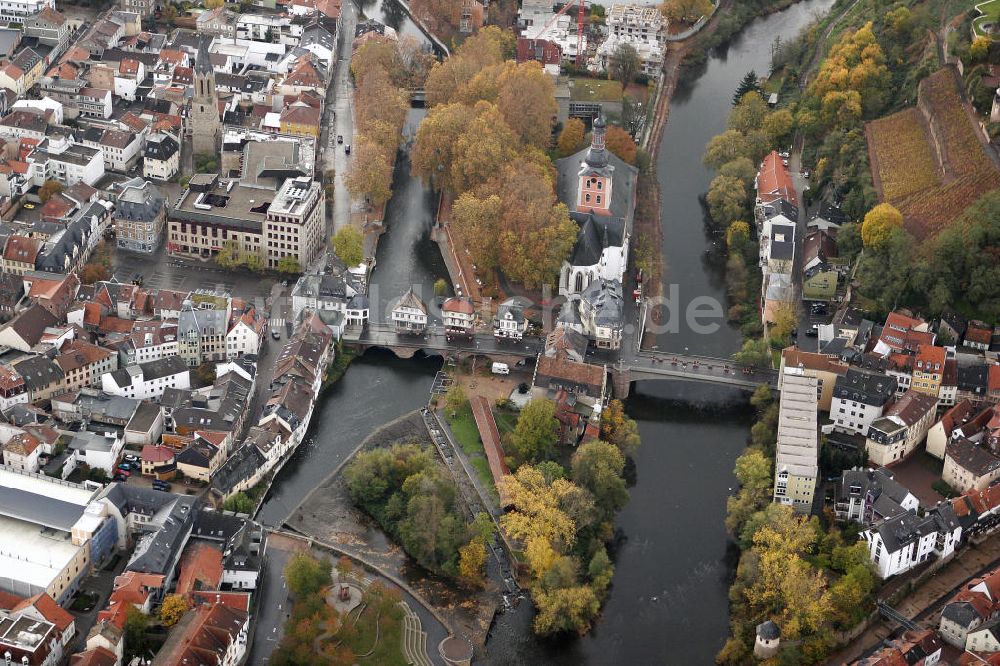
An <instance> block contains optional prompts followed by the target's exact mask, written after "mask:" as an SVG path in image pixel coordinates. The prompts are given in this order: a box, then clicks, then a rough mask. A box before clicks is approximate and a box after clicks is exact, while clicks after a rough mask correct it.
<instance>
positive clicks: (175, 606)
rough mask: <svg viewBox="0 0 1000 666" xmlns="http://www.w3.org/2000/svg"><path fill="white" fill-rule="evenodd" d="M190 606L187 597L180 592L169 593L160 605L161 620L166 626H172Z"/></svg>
mask: <svg viewBox="0 0 1000 666" xmlns="http://www.w3.org/2000/svg"><path fill="white" fill-rule="evenodd" d="M188 608H189V606H188V602H187V599H185V598H184V597H182V596H181V595H179V594H168V595H167V596H166V598H164V599H163V603H162V604H161V605H160V622H162V623H163V626H165V627H172V626H174V625H175V624H177V623H178V622H180V620H181V618H182V617H184V613H186V612H187V611H188Z"/></svg>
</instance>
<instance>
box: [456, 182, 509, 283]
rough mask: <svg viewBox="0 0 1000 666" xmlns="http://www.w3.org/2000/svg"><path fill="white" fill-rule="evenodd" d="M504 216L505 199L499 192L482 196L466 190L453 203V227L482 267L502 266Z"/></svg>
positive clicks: (489, 268)
mask: <svg viewBox="0 0 1000 666" xmlns="http://www.w3.org/2000/svg"><path fill="white" fill-rule="evenodd" d="M502 215H503V202H502V201H501V200H500V197H499V196H498V195H496V194H491V195H490V196H488V197H486V198H483V199H479V198H476V196H475V195H473V194H472V193H471V192H465V193H463V194H462V196H460V197H459V198H458V200H456V201H455V203H454V204H453V205H452V228H453V229H454V231H455V233H456V235H458V237H459V238H461V240H462V243H463V244H464V245H465V247H466V248H467V249H468V250H469V252H470V253H471V254H472V256H473V261H475V262H476V265H477V266H478V267H479V268H480V270H484V271H490V270H492V269H494V268H496V267H497V266H499V265H500V256H501V248H500V245H499V244H498V243H497V236H498V235H499V233H500V228H501V224H502V220H501V217H502Z"/></svg>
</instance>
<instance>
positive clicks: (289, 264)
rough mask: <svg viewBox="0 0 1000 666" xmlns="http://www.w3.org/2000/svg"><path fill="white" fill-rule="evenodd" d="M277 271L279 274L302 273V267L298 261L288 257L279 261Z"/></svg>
mask: <svg viewBox="0 0 1000 666" xmlns="http://www.w3.org/2000/svg"><path fill="white" fill-rule="evenodd" d="M277 270H278V272H279V273H301V272H302V266H301V265H299V260H298V259H296V258H295V257H292V256H288V257H282V258H281V259H279V260H278V266H277Z"/></svg>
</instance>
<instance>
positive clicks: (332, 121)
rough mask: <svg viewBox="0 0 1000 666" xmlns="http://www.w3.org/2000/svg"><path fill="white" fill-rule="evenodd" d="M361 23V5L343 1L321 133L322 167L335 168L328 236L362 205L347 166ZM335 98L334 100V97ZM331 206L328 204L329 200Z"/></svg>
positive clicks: (344, 223)
mask: <svg viewBox="0 0 1000 666" xmlns="http://www.w3.org/2000/svg"><path fill="white" fill-rule="evenodd" d="M357 23H358V8H357V7H356V6H355V5H354V3H352V2H348V3H344V6H343V10H342V13H341V19H340V43H339V45H338V50H339V52H338V54H337V62H336V64H335V65H334V69H333V78H332V80H331V82H330V88H329V90H328V91H327V109H328V110H329V111H328V113H327V114H326V116H327V117H326V119H325V122H324V126H323V131H322V134H321V136H320V143H321V145H322V148H323V151H324V152H323V155H324V159H323V165H322V166H323V170H324V171H329V170H331V169H332V170H333V171H334V172H335V176H334V181H333V182H334V189H333V205H332V212H333V215H332V218H328V220H329V222H328V225H327V231H328V233H327V236H328V237H329V236H332V235H333V234H334V233H335V232H336V231H337V230H338V229H341V228H343V227H344V226H346V225H348V224H350V223H351V214H352V212H361V210H362V206H361V204H360V203H358V202H354V201H351V196H350V194H348V192H347V180H346V179H347V169H348V165H349V164H350V160H351V157H350V155H347V153H346V146H348V145H350V146H352V148H353V144H354V139H355V137H354V85H353V83H352V82H351V46H352V43H353V41H354V28H355V26H356V25H357ZM331 98H332V99H331ZM338 136H341V137H343V143H341V144H338V143H337V137H338ZM328 206H329V203H328Z"/></svg>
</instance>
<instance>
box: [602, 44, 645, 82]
mask: <svg viewBox="0 0 1000 666" xmlns="http://www.w3.org/2000/svg"><path fill="white" fill-rule="evenodd" d="M641 69H642V61H641V60H640V59H639V52H638V51H636V49H635V47H634V46H633V45H632V44H630V43H629V42H619V43H618V45H617V46H616V47H615V50H614V51H612V52H611V58H610V60H609V63H608V74H609V75H610V76H611V77H612V78H613V79H615V80H616V81H619V82H620V83H621V84H622V87H624V88H627V87H628V85H629V84H630V83H632V81H633V80H634V79H635V75H636V74H638V73H639V71H640V70H641Z"/></svg>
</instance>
